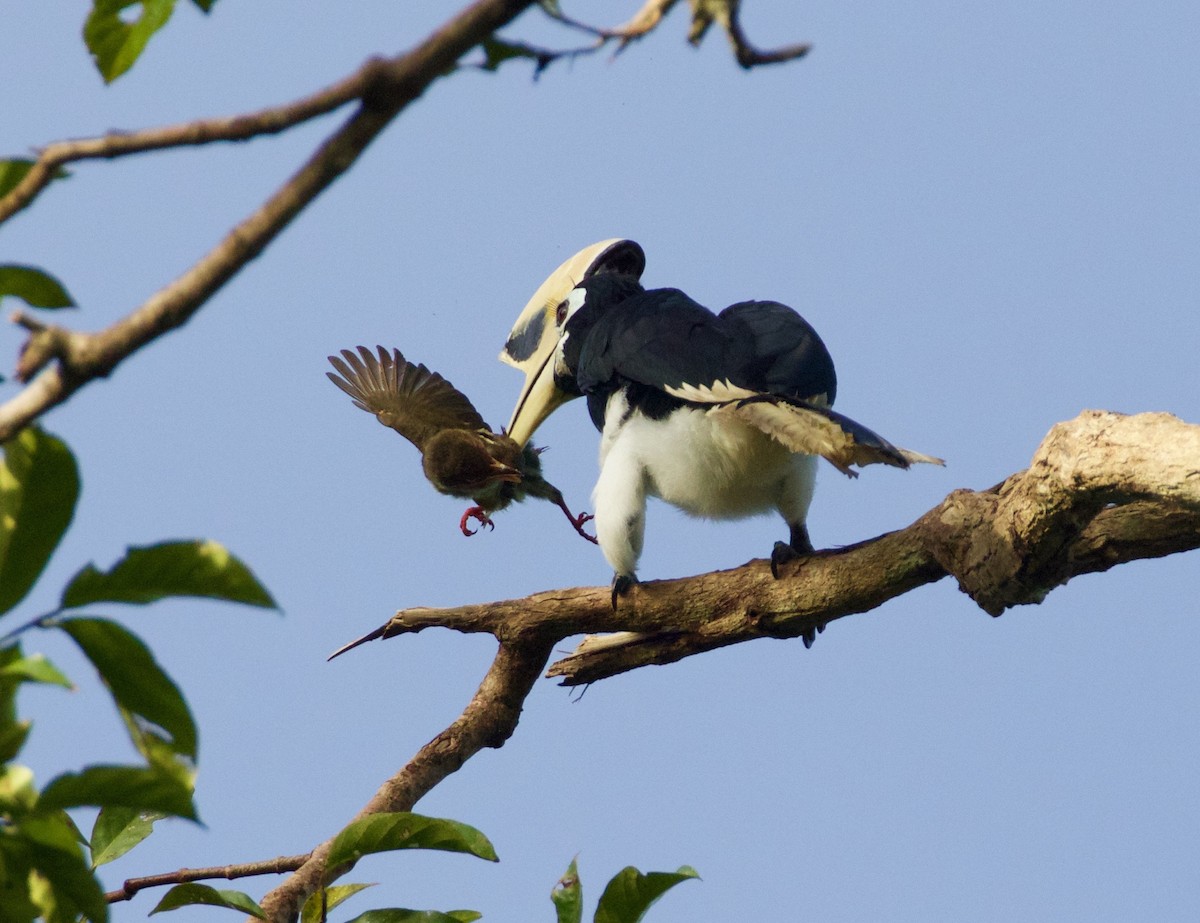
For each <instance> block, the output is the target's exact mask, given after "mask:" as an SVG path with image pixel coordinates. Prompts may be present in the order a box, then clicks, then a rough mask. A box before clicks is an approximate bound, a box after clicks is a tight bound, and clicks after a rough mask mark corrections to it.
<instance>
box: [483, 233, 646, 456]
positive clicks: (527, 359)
mask: <svg viewBox="0 0 1200 923" xmlns="http://www.w3.org/2000/svg"><path fill="white" fill-rule="evenodd" d="M645 268H646V255H645V253H643V252H642V248H641V247H640V246H639V245H638V244H637V243H635V242H634V241H632V240H624V239H621V238H613V239H611V240H602V241H600V242H599V243H595V244H592V245H591V246H590V247H584V248H583V249H582V250H580V251H579V252H578V253H576V254H575V255H574V256H573V257H571V258H570V259H568V260H567V261H566V262H565V263H563V264H562V265H561V266H559V267H558V269H556V270H554V272H552V273H551V274H550V275H549V276H548V277H547V278H546V281H545V282H543V283H542V284H541V286H540V287H539V288H538V290H537V291H536V292H534V293H533V297H532V298H530V299H529V303H528V304H527V305H525V309H524V310H523V311H522V312H521V315H520V316H519V317H518V318H517V322H516V324H515V325H514V326H513V329H512V333H510V334H509V335H508V341H507V342H506V343H505V344H504V349H503V350H501V351H500V360H501V361H502V362H507V363H508V364H509V365H511V366H514V367H516V368H518V369H520V370H521V371H523V372H524V373H525V384H524V386H522V388H521V394H520V396H519V397H518V398H517V404H516V407H514V408H513V415H512V419H511V420H510V421H509V424H508V429H507V430H506V432H507V434H508V435H509V436H510V437H512V438H513V439H514V440H515V441H516V442H517V444H518V445H524V444H525V443H526V442H528V441H529V437H530V436H532V435H533V432H534V430H536V429H537V428H538V426H540V425H541V423H542V421H543V420H545V419H546V417H548V416H550V414H551V413H553V412H554V411H555V410H556V409H558V408H559V407H561V406H562V405H563V404H565V403H566V402H567V401H569V400H570V399H571V398H573V397H578V396H579V395H578V394H577V393H572V392H570V391H566V390H564V389H563V388H562V387H560V386H559V385H557V384H556V383H555V380H554V356H555V353H556V351H557V349H558V343H559V337H560V333H561V322H562V319H561V318H558V317H556V314H557V312H558V310H559V308H560V306H561V305H562V304H563V303H564V301H565V300H566V298H567V296H568V295H569V294H570V293H571V291H572V290H573V289H574V288H575V287H576V286H577V285H578V284H579V283H580V282H582V281H584V280H585V279H589V278H591V277H593V276H596V275H598V274H601V273H615V274H618V275H622V276H627V277H629V278H631V279H633V280H635V281H636V280H638V279H640V278H641V276H642V272H643V271H644V270H645Z"/></svg>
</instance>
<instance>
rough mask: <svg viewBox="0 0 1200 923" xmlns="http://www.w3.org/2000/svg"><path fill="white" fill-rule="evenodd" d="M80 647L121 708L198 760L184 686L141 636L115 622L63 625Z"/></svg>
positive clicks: (80, 621) (87, 620) (81, 620)
mask: <svg viewBox="0 0 1200 923" xmlns="http://www.w3.org/2000/svg"><path fill="white" fill-rule="evenodd" d="M58 624H59V627H61V628H62V629H63V631H65V632H66V633H67V634H68V635H70V636H71V638H72V640H74V641H75V643H76V644H78V645H79V647H80V649H82V651H83V653H84V654H85V655H86V656H87V659H88V660H90V661H91V662H92V665H93V666H94V667H95V668H96V670H97V671H98V672H99V674H100V678H101V679H103V680H104V682H105V685H107V686H108V689H109V691H110V692H111V693H112V696H113V699H115V700H116V702H117V704H118V705H119V706H121V707H122V708H124V709H126V710H128V711H130V712H132V713H133V714H134V715H136V716H138V717H139V718H141V719H143V720H145V721H148V722H150V723H151V724H153V725H155V726H157V727H159V728H162V729H163V730H164V731H165V732H166V733H167V734H168V735H170V739H171V745H172V748H173V749H174V750H175V752H176V753H179V754H181V755H183V756H186V757H189V758H191V759H195V758H196V723H195V721H193V720H192V713H191V711H190V710H189V709H188V706H187V702H186V701H185V700H184V698H183V693H181V692H180V691H179V687H178V686H176V685H175V683H174V682H172V680H171V677H169V676H167V674H166V673H165V672H163V669H162V667H160V666H159V665H158V662H157V661H156V660H155V659H154V655H153V654H152V653H151V652H150V649H149V648H148V647H146V645H145V644H144V643H142V641H141V639H140V638H138V637H137V635H135V634H133V633H132V632H130V631H127V630H126V629H125V628H123V627H122V626H120V625H118V624H117V623H116V622H113V621H111V620H110V619H94V618H69V619H63V620H62V621H61V622H59V623H58Z"/></svg>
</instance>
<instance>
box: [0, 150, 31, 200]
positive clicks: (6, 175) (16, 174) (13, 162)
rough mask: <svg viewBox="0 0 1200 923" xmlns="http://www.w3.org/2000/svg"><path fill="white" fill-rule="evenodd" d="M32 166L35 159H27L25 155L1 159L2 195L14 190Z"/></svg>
mask: <svg viewBox="0 0 1200 923" xmlns="http://www.w3.org/2000/svg"><path fill="white" fill-rule="evenodd" d="M32 166H33V161H32V160H26V159H25V158H23V157H14V158H12V159H10V160H0V197H3V196H6V195H8V194H9V193H10V192H12V191H13V189H15V188H16V187H17V184H18V183H20V182H21V180H23V179H24V178H25V174H26V173H28V172H29V168H30V167H32Z"/></svg>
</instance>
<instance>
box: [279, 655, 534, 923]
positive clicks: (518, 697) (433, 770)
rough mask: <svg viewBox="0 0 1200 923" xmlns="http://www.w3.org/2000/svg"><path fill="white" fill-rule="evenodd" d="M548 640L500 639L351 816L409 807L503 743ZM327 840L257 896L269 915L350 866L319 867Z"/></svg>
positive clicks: (292, 909)
mask: <svg viewBox="0 0 1200 923" xmlns="http://www.w3.org/2000/svg"><path fill="white" fill-rule="evenodd" d="M553 644H554V640H553V638H551V637H548V636H539V635H525V636H522V637H520V638H519V639H514V640H513V641H512V642H511V643H501V645H500V650H499V651H497V653H496V659H495V660H494V661H493V662H492V665H491V667H490V668H489V669H488V672H487V674H486V675H485V676H484V678H483V682H482V683H481V684H480V686H479V689H478V690H477V691H476V693H475V695H474V697H473V698H472V699H471V701H470V702H469V703H468V704H467V707H466V708H465V709H464V710H463V713H462V714H461V715H460V716H459V717H458V719H457V720H456V721H455V722H454V723H453V724H451V725H450V726H449V727H448V728H446V730H444V731H442V732H441V733H440V734H438V735H437V736H436V737H435V738H433V740H431V741H430V742H429V743H427V744H426V745H425V746H424V747H422V748H421V749H420V750H419V751H418V752H417V754H416V755H415V756H414V757H413V758H412V759H411V760H409V761H408V763H407V764H406V765H405V766H404V768H403V769H401V770H400V771H399V772H398V773H396V775H394V776H393V777H392V778H390V779H388V781H386V782H385V783H384V784H383V785H382V786H381V787H380V789H379V791H378V792H376V793H375V797H373V798H372V799H371V800H370V801H369V802H368V803H367V804H366V806H365V807H364V808H363V809H362V810H361V811H360V812H359V813H358V814H357V815H356V816H355V817H354V818H352V819H351V820H352V821H354V820H357V819H358V818H360V817H366V816H367V815H369V814H377V813H380V812H384V811H410V810H412V808H413V805H415V804H416V803H417V801H419V800H420V799H421V798H422V797H424V795H425V794H426V793H428V792H429V791H430V789H432V788H433V787H434V786H435V785H437V784H438V783H439V782H441V781H442V780H443V779H445V778H446V776H448V775H450V774H451V773H453V772H456V771H457V770H458V769H459V767H461V766H462V764H463V763H465V762H466V761H467V760H468V759H470V758H471V757H472V756H474V755H475V754H476V753H478V752H479V751H480V750H482V749H483V748H485V747H493V748H496V747H501V746H503V745H504V743H505V741H507V740H508V738H509V737H510V736H512V733H513V731H514V730H516V727H517V721H518V720H519V719H520V717H521V707H522V705H523V704H524V702H525V697H526V696H528V695H529V691H530V690H531V689H532V688H533V684H534V683H535V682H537V680H538V677H539V676H540V675H541V672H542V670H543V669H544V668H545V666H546V662H547V661H548V660H549V658H550V650H551V648H552V646H553ZM332 843H333V840H332V839H329V840H326V841H325V842H324V843H322V844H321V845H320V846H318V847H317V848H316V849H314V850H313V851H312V852H311V853H310V854H309V856H308V859H307V861H305V862H304V864H303V865H301V866H300V867H299V868H298V869H297V870H296V871H295V873H294V874H292V875H291V876H290V877H289V878H288V879H287V880H286V881H284V882H283V883H282V884H280V885H279V886H278V887H277V888H275V889H274V890H273V891H271V892H270V893H269V894H267V895H266V896H265V897H264V898H263V900H262V902H261V904H262V908H263V909H264V910H265V911H267V918H268V919H269V920H272V921H280V923H281V921H285V920H291V919H294V918H295V917H296V915H297V914H299V912H300V908H301V907H303V906H304V902H305V900H307V899H308V896H309V895H310V894H313V893H314V892H316V890H317V889H318V888H321V887H323V886H325V885H328V884H329V883H330V882H332V881H333V880H334V879H336V878H338V877H340V876H341V875H344V874H345V873H346V872H348V871H349V870H350V866H345V867H342V868H336V869H327V868H326V867H325V857H326V856H328V854H329V847H330V846H331V845H332Z"/></svg>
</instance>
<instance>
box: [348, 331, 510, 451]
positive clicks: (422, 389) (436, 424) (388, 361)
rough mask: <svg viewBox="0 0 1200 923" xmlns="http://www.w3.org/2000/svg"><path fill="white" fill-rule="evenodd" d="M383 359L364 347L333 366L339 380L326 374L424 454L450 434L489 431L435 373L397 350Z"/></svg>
mask: <svg viewBox="0 0 1200 923" xmlns="http://www.w3.org/2000/svg"><path fill="white" fill-rule="evenodd" d="M376 349H377V350H378V351H379V358H378V359H377V358H376V357H375V355H374V354H373V353H372V352H371V351H370V350H369V349H367V348H366V347H364V346H360V347H358V353H357V354H356V353H354V352H352V351H351V350H349V349H343V350H342V357H343V358H344V360H345V361H343V360H342V359H339V358H338V357H337V356H330V357H329V361H330V362H331V363H332V364H333V367H334V368H335V369H337V370H338V372H339V373H340V374H341V377H340V378H339V377H338V375H335V374H334V373H333V372H326V373H325V374H326V375H328V376H329V380H330V381H332V382H333V383H334V384H335V385H337V386H338V387H339V388H341V389H342V390H343V391H345V392H346V393H347V394H348V395H350V397H351V399H352V400H353V401H354V406H355V407H358V408H360V409H362V410H365V411H367V412H368V413H373V414H375V416H376V418H377V419H378V420H379V422H380V423H382V424H383V425H384V426H390V427H391V428H392V429H394V430H395V431H396V432H398V433H399V434H400V435H401V436H403V437H404V438H405V439H407V440H408V441H409V442H411V443H412V444H413V445H415V446H416V447H417V448H418V449H419V450H421V451H422V452H424V450H425V444H426V443H427V442H428V441H429V439H430V438H431V437H432V436H434V435H436V434H437V433H439V432H441V431H443V430H446V429H467V430H486V429H488V426H487V424H486V423H484V421H483V417H481V416H480V415H479V412H478V411H477V410H476V409H475V407H474V405H472V404H471V402H470V400H469V399H468V398H467V396H466V395H465V394H463V393H462V392H461V391H459V390H458V389H457V388H455V387H454V385H452V384H450V382H448V381H446V379H444V378H443V377H442V376H441V375H439V374H438V373H437V372H431V371H430V370H429V369H427V368H426V367H425V366H424V365H414V364H413V363H411V362H409V361H408V360H406V359H405V358H404V356H402V355H401V354H400V351H399V350H398V349H397V350H393V351H392V352H391V353H388V351H387V350H385V349H384V348H383V347H382V346H378V347H376Z"/></svg>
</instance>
